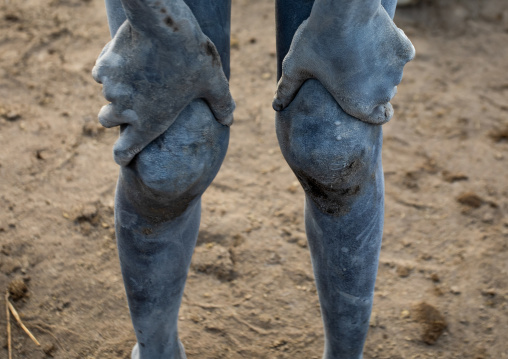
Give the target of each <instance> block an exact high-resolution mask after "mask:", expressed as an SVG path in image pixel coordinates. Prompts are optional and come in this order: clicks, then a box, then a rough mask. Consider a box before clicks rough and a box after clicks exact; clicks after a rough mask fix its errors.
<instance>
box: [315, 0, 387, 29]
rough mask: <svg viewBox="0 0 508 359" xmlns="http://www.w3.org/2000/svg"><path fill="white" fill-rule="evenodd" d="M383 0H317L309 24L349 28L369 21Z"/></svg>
mask: <svg viewBox="0 0 508 359" xmlns="http://www.w3.org/2000/svg"><path fill="white" fill-rule="evenodd" d="M380 6H381V0H316V1H315V2H314V5H313V7H312V12H311V15H310V17H309V25H310V26H312V25H314V24H315V25H316V26H321V27H322V26H325V27H326V26H328V25H333V27H334V28H337V26H340V27H341V28H344V29H346V28H349V27H351V26H353V27H354V26H358V25H361V24H363V23H365V22H367V21H368V20H369V19H370V18H372V17H373V16H374V14H375V13H376V12H377V11H378V10H379V7H380Z"/></svg>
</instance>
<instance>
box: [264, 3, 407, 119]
mask: <svg viewBox="0 0 508 359" xmlns="http://www.w3.org/2000/svg"><path fill="white" fill-rule="evenodd" d="M370 1H372V2H371V4H374V3H375V1H373V0H370ZM324 3H326V2H324V1H323V2H321V3H319V2H318V1H316V2H315V4H314V7H313V9H312V13H311V15H310V17H309V18H308V19H307V20H306V21H304V22H303V23H302V24H301V25H300V27H299V28H298V30H297V31H296V34H295V35H294V37H293V41H292V43H291V48H290V50H289V52H288V54H287V56H286V57H285V58H284V61H283V64H282V77H281V79H280V80H279V83H278V87H277V92H276V94H275V98H274V101H273V108H274V109H275V110H276V111H281V110H283V109H284V108H286V107H287V106H288V105H289V103H290V102H291V101H292V100H293V98H294V97H295V95H296V93H297V92H298V90H299V89H300V87H301V85H302V84H303V83H304V82H305V81H306V80H307V79H310V78H316V79H317V80H319V81H320V82H321V83H322V85H323V86H324V87H325V88H326V89H327V90H328V92H330V94H331V95H332V96H333V97H334V99H335V100H336V101H337V103H338V104H339V105H340V106H341V107H342V109H343V110H344V111H345V112H347V113H348V114H349V115H351V116H353V117H356V118H358V119H360V120H362V121H364V122H367V123H372V124H383V123H385V122H388V121H389V120H390V118H391V117H392V115H393V108H392V106H391V104H390V103H389V101H390V100H391V99H392V97H393V96H394V95H395V93H396V92H397V88H396V86H397V85H398V84H399V83H400V81H401V79H402V71H403V68H404V65H405V64H406V63H407V62H408V61H410V60H412V59H413V57H414V53H415V50H414V47H413V45H412V44H411V42H410V41H409V39H408V38H407V37H406V35H405V34H404V32H403V31H402V30H400V29H399V28H397V26H395V24H394V23H393V21H392V20H391V18H390V16H389V15H388V14H387V12H386V11H385V9H384V8H383V7H382V6H381V5H380V4H379V5H378V6H375V7H373V8H372V9H369V8H368V7H364V8H362V7H358V9H357V10H355V11H356V12H357V13H360V15H361V16H359V17H357V18H354V19H349V21H343V20H340V19H339V20H335V19H333V16H335V15H330V14H335V13H337V11H336V9H334V12H330V11H328V12H327V11H326V9H317V10H316V9H315V7H316V6H320V5H322V4H324ZM331 3H333V2H331ZM337 3H338V2H337ZM337 3H335V4H337ZM322 6H334V5H322ZM362 12H363V13H362Z"/></svg>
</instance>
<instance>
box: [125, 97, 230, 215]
mask: <svg viewBox="0 0 508 359" xmlns="http://www.w3.org/2000/svg"><path fill="white" fill-rule="evenodd" d="M228 140H229V128H228V127H227V126H223V125H221V124H219V123H218V122H217V121H216V120H215V117H214V116H213V114H212V112H211V111H210V109H209V108H208V105H206V103H205V102H204V101H202V100H195V101H193V102H192V103H191V104H190V105H189V106H187V107H186V108H185V109H184V110H183V111H182V113H181V114H180V115H179V117H178V119H177V120H176V121H175V123H174V124H173V125H172V126H171V127H170V128H169V129H168V130H166V132H165V133H163V134H162V135H161V136H159V137H158V138H157V139H156V140H154V141H153V142H152V143H150V144H149V145H148V146H147V147H146V148H144V149H143V151H141V152H140V153H139V154H138V155H137V156H136V157H135V158H134V160H133V161H132V164H131V165H130V166H128V167H126V168H122V180H123V181H124V182H126V184H127V187H128V188H129V190H131V191H132V192H131V193H126V195H127V196H129V195H131V196H136V197H138V198H137V202H143V201H146V202H148V204H149V205H153V204H154V203H153V202H158V203H155V205H166V204H169V205H170V204H171V202H173V201H180V200H184V201H185V200H188V201H190V200H192V199H194V198H196V197H198V196H200V195H201V194H202V193H203V192H204V191H205V190H206V188H207V187H208V186H209V185H210V183H211V182H212V180H213V178H214V177H215V175H216V174H217V172H218V170H219V168H220V166H221V164H222V161H223V159H224V156H225V154H226V150H227V146H228Z"/></svg>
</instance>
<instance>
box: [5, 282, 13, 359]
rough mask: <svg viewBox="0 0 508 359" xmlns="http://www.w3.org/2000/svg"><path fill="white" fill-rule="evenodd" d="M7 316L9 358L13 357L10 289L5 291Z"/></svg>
mask: <svg viewBox="0 0 508 359" xmlns="http://www.w3.org/2000/svg"><path fill="white" fill-rule="evenodd" d="M5 316H6V321H7V350H8V351H9V359H12V344H11V313H10V312H9V291H8V290H6V291H5Z"/></svg>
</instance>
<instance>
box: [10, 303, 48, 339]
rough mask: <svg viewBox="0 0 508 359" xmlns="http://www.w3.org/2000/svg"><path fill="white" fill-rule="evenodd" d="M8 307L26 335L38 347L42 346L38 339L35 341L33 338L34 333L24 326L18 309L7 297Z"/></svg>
mask: <svg viewBox="0 0 508 359" xmlns="http://www.w3.org/2000/svg"><path fill="white" fill-rule="evenodd" d="M7 305H8V306H9V309H10V310H11V313H12V316H13V317H14V318H15V319H16V321H17V322H18V324H19V326H20V327H21V329H23V330H24V332H25V333H26V335H28V336H29V337H30V339H32V341H33V342H34V343H35V344H36V345H37V346H40V345H41V343H39V341H38V340H37V339H35V337H34V336H33V334H32V333H30V331H29V330H28V328H27V327H25V325H24V324H23V322H22V321H21V318H20V317H19V314H18V312H17V311H16V308H14V306H13V305H12V304H11V302H10V301H9V298H8V297H7Z"/></svg>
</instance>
